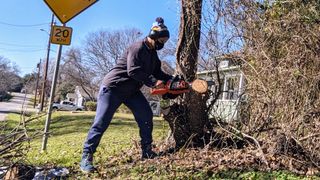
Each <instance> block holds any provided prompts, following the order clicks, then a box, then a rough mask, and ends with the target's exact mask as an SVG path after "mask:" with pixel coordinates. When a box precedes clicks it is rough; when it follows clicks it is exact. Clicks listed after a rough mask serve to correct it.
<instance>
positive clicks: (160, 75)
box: [153, 59, 172, 81]
mask: <svg viewBox="0 0 320 180" xmlns="http://www.w3.org/2000/svg"><path fill="white" fill-rule="evenodd" d="M156 63H157V64H156V69H155V71H154V73H153V75H154V77H155V78H157V79H158V80H163V81H168V80H170V79H172V76H171V75H169V74H167V73H165V72H163V71H162V69H161V61H160V60H159V59H158V60H157V62H156Z"/></svg>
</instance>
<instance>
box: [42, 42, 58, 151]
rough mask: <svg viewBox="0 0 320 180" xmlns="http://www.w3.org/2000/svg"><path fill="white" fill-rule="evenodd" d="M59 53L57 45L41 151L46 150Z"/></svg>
mask: <svg viewBox="0 0 320 180" xmlns="http://www.w3.org/2000/svg"><path fill="white" fill-rule="evenodd" d="M61 51H62V45H59V50H58V55H57V61H56V66H55V70H54V74H53V82H52V85H51V92H50V99H49V106H48V114H47V118H46V124H45V127H44V134H43V141H42V148H41V149H42V151H45V150H46V149H47V142H48V135H49V128H50V121H51V113H52V104H53V100H54V94H55V89H56V83H57V78H58V74H59V64H60V58H61Z"/></svg>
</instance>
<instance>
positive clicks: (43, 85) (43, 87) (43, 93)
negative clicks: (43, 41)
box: [39, 14, 54, 112]
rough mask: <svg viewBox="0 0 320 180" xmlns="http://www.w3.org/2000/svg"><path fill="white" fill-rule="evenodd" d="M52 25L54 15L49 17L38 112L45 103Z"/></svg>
mask: <svg viewBox="0 0 320 180" xmlns="http://www.w3.org/2000/svg"><path fill="white" fill-rule="evenodd" d="M53 24H54V14H52V16H51V24H50V32H49V40H48V48H47V58H46V63H45V68H44V76H43V82H42V90H41V97H40V100H41V103H40V108H39V111H40V112H42V111H43V104H44V101H45V94H46V86H47V74H48V66H49V57H50V46H51V42H50V37H51V28H52V26H53Z"/></svg>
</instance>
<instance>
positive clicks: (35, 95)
mask: <svg viewBox="0 0 320 180" xmlns="http://www.w3.org/2000/svg"><path fill="white" fill-rule="evenodd" d="M40 64H41V59H40V63H38V64H37V68H38V75H37V82H36V93H35V94H34V102H33V108H35V107H36V104H37V96H38V85H39V77H40Z"/></svg>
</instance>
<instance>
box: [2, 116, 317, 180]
mask: <svg viewBox="0 0 320 180" xmlns="http://www.w3.org/2000/svg"><path fill="white" fill-rule="evenodd" d="M94 115H95V112H79V113H71V112H60V111H58V112H55V113H53V116H52V122H51V126H50V132H51V134H50V137H49V140H48V146H47V151H46V152H41V144H42V136H39V137H37V138H35V139H33V140H32V141H31V143H30V150H29V152H28V153H27V158H26V160H27V163H28V164H32V165H36V166H47V165H53V166H63V167H67V168H69V169H71V170H72V172H73V174H71V175H70V176H71V177H70V179H88V177H87V176H86V175H84V174H82V173H80V172H79V161H80V158H81V154H82V146H83V142H84V141H85V138H86V136H87V133H88V130H89V128H90V126H91V124H92V121H93V118H94ZM30 117H32V116H30ZM27 119H28V118H27ZM19 121H20V115H18V114H10V115H9V116H8V118H7V121H6V123H7V127H8V128H7V129H11V128H13V127H15V126H16V125H17V123H18V122H19ZM44 123H45V117H42V118H37V119H35V120H33V121H32V122H30V123H28V126H27V128H28V130H29V134H34V133H36V132H39V131H40V132H42V131H43V128H44ZM168 129H169V128H168V125H167V123H166V122H165V121H163V120H162V118H160V117H155V118H154V131H153V137H154V141H155V143H156V144H157V143H159V142H160V141H163V140H164V138H166V136H167V132H168ZM139 139H140V138H139V131H138V126H137V123H136V122H135V121H134V118H133V115H131V114H122V113H116V114H115V116H114V118H113V120H112V122H111V124H110V126H109V128H108V129H107V131H106V132H105V134H104V136H103V137H102V140H101V143H100V146H99V147H98V149H97V152H96V154H95V164H96V165H100V167H103V168H104V171H106V172H105V175H106V177H104V176H103V179H104V178H107V179H108V178H118V179H252V180H254V179H257V180H260V179H262V180H264V179H266V180H267V179H277V180H282V179H283V180H287V179H288V180H297V179H320V178H318V177H310V178H308V177H304V176H298V175H295V174H292V173H290V172H286V171H273V172H259V171H254V170H252V171H241V170H225V171H220V172H213V171H211V170H208V169H206V168H205V167H204V168H202V169H194V168H192V167H188V166H183V165H180V164H174V163H171V164H170V165H169V166H167V165H166V164H163V165H162V164H161V163H160V164H159V163H158V162H157V161H154V162H153V161H151V162H148V163H145V162H143V161H139V160H137V159H136V160H132V159H130V158H131V157H130V156H128V155H123V154H122V153H123V152H126V151H128V150H129V149H130V148H132V147H133V146H134V144H135V142H139ZM128 158H129V159H128ZM111 159H117V160H115V161H113V162H111V161H110V160H111ZM169 160H170V159H169ZM191 164H192V163H191ZM239 168H241V167H239ZM94 177H97V178H101V174H100V175H99V174H98V175H97V174H95V175H93V178H94ZM91 178H92V177H91ZM89 179H90V178H89Z"/></svg>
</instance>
